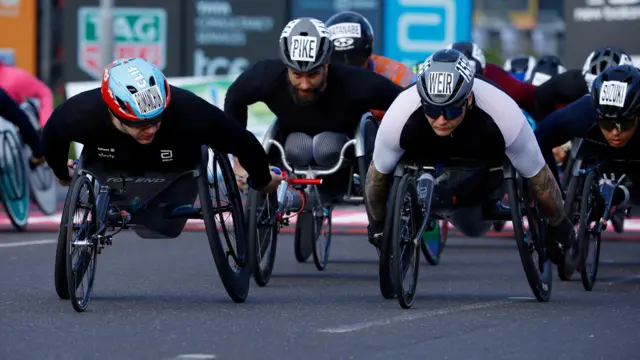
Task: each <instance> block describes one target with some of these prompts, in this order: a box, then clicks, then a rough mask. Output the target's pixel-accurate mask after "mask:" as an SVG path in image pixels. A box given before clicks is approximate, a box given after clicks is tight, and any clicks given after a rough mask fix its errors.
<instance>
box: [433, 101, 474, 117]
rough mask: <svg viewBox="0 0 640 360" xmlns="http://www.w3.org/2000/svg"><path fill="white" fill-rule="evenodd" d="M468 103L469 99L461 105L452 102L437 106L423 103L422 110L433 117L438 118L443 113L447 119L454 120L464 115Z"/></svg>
mask: <svg viewBox="0 0 640 360" xmlns="http://www.w3.org/2000/svg"><path fill="white" fill-rule="evenodd" d="M467 103H468V99H465V100H464V101H463V102H462V104H460V105H455V104H452V105H447V106H436V105H430V104H425V103H422V111H424V113H425V115H427V116H428V117H430V118H432V119H437V118H439V117H440V115H442V116H444V119H445V120H453V119H455V118H457V117H459V116H460V115H462V112H463V111H464V108H465V107H466V106H467Z"/></svg>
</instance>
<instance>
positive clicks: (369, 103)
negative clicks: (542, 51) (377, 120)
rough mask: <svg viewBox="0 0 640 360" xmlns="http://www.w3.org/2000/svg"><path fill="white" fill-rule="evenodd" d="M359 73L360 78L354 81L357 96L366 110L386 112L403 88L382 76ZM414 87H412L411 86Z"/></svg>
mask: <svg viewBox="0 0 640 360" xmlns="http://www.w3.org/2000/svg"><path fill="white" fill-rule="evenodd" d="M358 70H363V71H359V74H360V76H358V78H357V79H354V80H353V81H355V82H356V83H357V84H358V85H357V89H358V90H357V94H360V95H362V96H361V97H360V99H361V101H362V103H363V105H364V107H365V108H366V109H373V110H380V111H387V110H388V109H389V107H390V106H391V104H393V101H394V100H395V99H396V97H398V95H400V93H401V92H402V91H404V88H403V87H401V86H399V85H397V84H396V83H394V82H393V81H391V80H389V79H387V78H386V77H384V76H382V75H378V74H376V73H374V72H373V71H370V70H365V69H358ZM412 86H414V85H412Z"/></svg>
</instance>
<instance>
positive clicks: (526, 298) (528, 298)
mask: <svg viewBox="0 0 640 360" xmlns="http://www.w3.org/2000/svg"><path fill="white" fill-rule="evenodd" d="M508 299H509V300H535V299H536V298H534V297H531V296H510V297H508Z"/></svg>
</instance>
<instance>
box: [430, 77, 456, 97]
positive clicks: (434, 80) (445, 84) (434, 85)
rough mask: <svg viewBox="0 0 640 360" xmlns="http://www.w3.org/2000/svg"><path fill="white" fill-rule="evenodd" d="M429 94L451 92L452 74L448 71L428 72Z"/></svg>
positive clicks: (447, 93)
mask: <svg viewBox="0 0 640 360" xmlns="http://www.w3.org/2000/svg"><path fill="white" fill-rule="evenodd" d="M428 91H429V94H430V95H451V94H453V74H452V73H450V72H431V73H429V88H428Z"/></svg>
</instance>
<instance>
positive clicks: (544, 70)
mask: <svg viewBox="0 0 640 360" xmlns="http://www.w3.org/2000/svg"><path fill="white" fill-rule="evenodd" d="M565 71H567V68H565V67H564V66H562V61H561V60H560V58H559V57H557V56H555V55H544V56H543V57H541V58H540V59H539V60H538V63H537V64H536V66H535V67H534V68H533V70H532V71H531V78H529V80H528V81H527V82H529V83H531V84H532V85H534V86H540V85H542V84H544V83H545V82H547V81H548V80H549V79H551V78H552V77H554V76H556V75H559V74H562V73H563V72H565Z"/></svg>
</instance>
